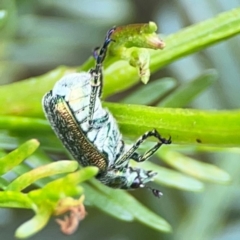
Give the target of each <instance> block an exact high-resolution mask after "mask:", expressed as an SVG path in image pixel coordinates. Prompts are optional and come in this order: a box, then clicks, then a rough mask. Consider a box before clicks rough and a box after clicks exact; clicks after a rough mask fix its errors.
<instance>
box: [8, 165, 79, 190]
mask: <svg viewBox="0 0 240 240" xmlns="http://www.w3.org/2000/svg"><path fill="white" fill-rule="evenodd" d="M78 166H79V165H78V163H77V162H76V161H59V162H54V163H50V164H47V165H44V166H41V167H38V168H35V169H33V170H31V171H29V172H26V173H25V174H23V175H21V176H20V177H18V178H16V179H15V180H14V181H13V182H12V183H11V184H9V186H8V187H7V189H8V190H12V191H13V190H14V191H21V190H23V189H24V188H26V187H28V186H29V185H31V184H32V183H34V182H35V181H37V180H38V179H41V178H44V177H48V176H51V175H55V174H60V173H68V172H73V171H75V170H76V169H77V168H78Z"/></svg>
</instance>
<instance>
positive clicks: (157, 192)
mask: <svg viewBox="0 0 240 240" xmlns="http://www.w3.org/2000/svg"><path fill="white" fill-rule="evenodd" d="M146 188H147V189H149V190H150V191H151V192H152V194H153V195H154V196H155V197H158V198H160V197H161V196H162V195H163V193H162V192H161V191H160V190H158V189H155V188H151V187H148V186H147V187H146Z"/></svg>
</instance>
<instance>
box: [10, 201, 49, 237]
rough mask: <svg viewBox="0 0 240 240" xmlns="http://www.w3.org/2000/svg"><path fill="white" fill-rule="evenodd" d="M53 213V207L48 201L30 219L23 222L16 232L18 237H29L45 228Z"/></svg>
mask: <svg viewBox="0 0 240 240" xmlns="http://www.w3.org/2000/svg"><path fill="white" fill-rule="evenodd" d="M51 214H52V207H51V206H48V205H47V204H46V203H44V204H43V205H41V206H39V208H38V211H37V212H36V214H35V215H34V217H33V218H31V219H30V220H29V221H27V222H25V223H23V224H22V225H21V226H20V227H18V229H17V230H16V232H15V237H17V238H27V237H30V236H32V235H34V234H35V233H37V232H39V231H40V230H41V229H43V228H44V227H45V226H46V224H47V223H48V221H49V219H50V217H51Z"/></svg>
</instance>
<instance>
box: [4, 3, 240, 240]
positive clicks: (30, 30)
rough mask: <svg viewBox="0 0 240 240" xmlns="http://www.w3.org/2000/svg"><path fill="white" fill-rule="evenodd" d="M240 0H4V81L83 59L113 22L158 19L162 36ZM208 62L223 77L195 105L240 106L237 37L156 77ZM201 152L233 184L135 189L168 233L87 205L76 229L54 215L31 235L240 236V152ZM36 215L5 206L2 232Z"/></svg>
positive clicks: (185, 76) (167, 239) (166, 239)
mask: <svg viewBox="0 0 240 240" xmlns="http://www.w3.org/2000/svg"><path fill="white" fill-rule="evenodd" d="M239 6H240V1H239V0H229V1H226V0H212V1H207V0H201V1H190V0H179V1H177V0H176V1H173V0H169V1H167V0H165V1H162V0H148V1H145V0H121V1H119V0H101V1H96V0H95V1H93V0H71V1H67V0H42V1H40V0H34V1H33V0H28V1H26V0H20V1H12V0H1V1H0V8H1V9H7V10H8V11H9V12H8V14H9V15H8V16H7V18H6V19H7V20H6V21H7V22H6V24H5V25H4V27H2V28H1V36H0V60H1V61H0V83H1V84H7V83H10V82H14V81H18V80H21V79H25V78H29V77H32V76H38V75H41V74H43V73H45V72H47V71H49V70H52V69H54V68H55V67H57V66H59V65H68V66H79V65H81V64H82V63H84V61H85V60H86V59H87V58H88V57H89V56H90V54H91V50H92V49H93V48H94V47H95V46H98V45H99V44H100V43H101V42H102V39H103V36H104V35H105V33H106V31H107V30H108V29H109V28H110V27H112V26H114V25H126V24H129V23H138V22H140V23H143V22H149V21H154V22H156V23H157V24H158V27H159V30H158V32H159V33H161V34H162V36H163V39H164V35H168V34H171V33H174V32H177V31H178V30H179V29H181V28H183V27H186V26H189V25H192V24H194V23H198V22H201V21H203V20H205V19H208V18H211V17H213V16H216V15H217V14H219V13H221V12H224V11H227V10H230V9H232V8H235V7H239ZM0 27H1V26H0ZM207 68H215V69H216V70H217V72H218V73H219V79H218V81H217V82H216V83H215V84H214V85H213V86H212V87H211V88H209V89H208V90H207V91H205V92H204V93H203V94H201V96H199V97H198V98H197V99H196V100H194V102H193V103H192V104H191V107H194V108H198V109H234V108H239V102H240V101H239V100H240V77H239V76H240V37H239V36H236V37H233V38H231V39H230V40H227V41H226V42H222V43H220V44H217V45H214V46H213V47H209V48H207V49H206V50H205V51H201V52H199V53H196V54H193V55H191V56H188V57H185V58H183V59H181V60H179V61H176V62H174V63H173V64H170V65H168V66H167V67H165V68H163V69H161V70H160V71H159V72H157V73H156V74H154V75H153V76H152V79H154V78H159V77H169V76H170V77H174V78H176V79H178V80H179V84H180V83H184V82H187V81H189V80H190V79H193V78H194V77H196V76H198V75H199V74H201V73H202V71H203V70H205V69H207ZM140 84H141V83H140ZM140 84H139V85H140ZM23 91H24V89H23ZM119 97H121V95H119V96H117V97H114V98H112V99H113V100H114V101H118V99H119ZM198 158H199V159H200V158H201V159H204V160H205V161H213V162H215V163H216V164H217V165H218V166H220V167H221V168H222V169H224V170H226V171H227V172H229V174H230V175H231V176H232V178H233V182H232V184H231V186H218V185H215V184H206V190H205V192H203V193H187V192H182V191H179V190H175V189H173V190H171V189H169V188H166V189H164V188H162V191H163V192H164V197H163V198H161V199H160V200H158V199H155V198H153V197H152V196H151V195H150V194H145V195H144V194H143V192H142V191H136V192H134V193H133V194H134V195H135V196H136V198H138V199H139V200H140V201H142V202H143V203H144V204H146V205H147V206H148V207H149V208H150V209H154V211H155V212H156V213H159V214H160V215H161V216H163V217H164V218H165V219H166V220H167V221H168V222H169V223H171V225H172V226H173V233H171V234H164V233H159V232H157V231H154V230H152V229H150V228H147V227H145V226H143V225H141V224H140V223H135V222H134V223H123V222H120V221H118V220H115V219H113V218H111V217H109V216H106V215H105V214H103V213H101V212H99V211H98V210H96V209H93V208H88V209H87V211H88V213H89V214H88V217H87V218H86V219H85V220H84V221H83V222H81V224H80V227H79V229H78V231H77V232H76V233H75V234H74V235H72V236H64V235H62V234H61V233H60V232H59V227H58V226H57V225H56V223H55V222H54V220H52V221H51V223H50V224H48V226H47V227H46V228H45V229H44V230H43V231H41V232H40V233H38V234H37V235H35V236H33V237H32V238H31V239H36V240H38V239H39V240H40V239H53V238H58V239H59V240H60V239H69V240H70V239H114V240H121V239H124V240H128V239H137V240H141V239H163V240H183V239H194V240H195V239H199V240H201V239H203V240H207V239H213V240H236V239H240V228H239V226H240V220H239V214H240V202H239V197H240V191H239V184H240V178H239V169H240V161H239V160H240V157H239V155H237V154H234V153H232V154H231V153H221V152H220V153H214V154H208V155H207V154H202V155H201V156H199V157H198ZM31 214H32V213H31V212H30V211H24V210H8V209H0V216H1V217H0V229H1V239H13V235H14V234H13V233H14V231H15V229H16V228H17V227H18V226H19V225H20V224H21V223H22V222H23V221H25V220H27V219H28V218H29V217H30V216H31Z"/></svg>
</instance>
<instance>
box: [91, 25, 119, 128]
mask: <svg viewBox="0 0 240 240" xmlns="http://www.w3.org/2000/svg"><path fill="white" fill-rule="evenodd" d="M114 30H115V28H112V29H110V30H109V31H108V32H107V36H106V38H105V41H104V43H103V45H102V47H101V48H100V50H99V54H97V53H96V52H95V53H94V58H95V59H96V65H95V68H93V69H91V70H90V74H91V75H92V79H91V83H90V84H91V95H90V102H89V113H88V123H89V125H90V126H92V125H93V113H94V109H95V102H96V97H97V96H98V97H100V96H101V93H102V85H103V77H102V63H103V61H104V59H105V57H106V53H107V48H108V45H109V44H110V42H111V41H112V39H111V35H112V33H113V32H114Z"/></svg>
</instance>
